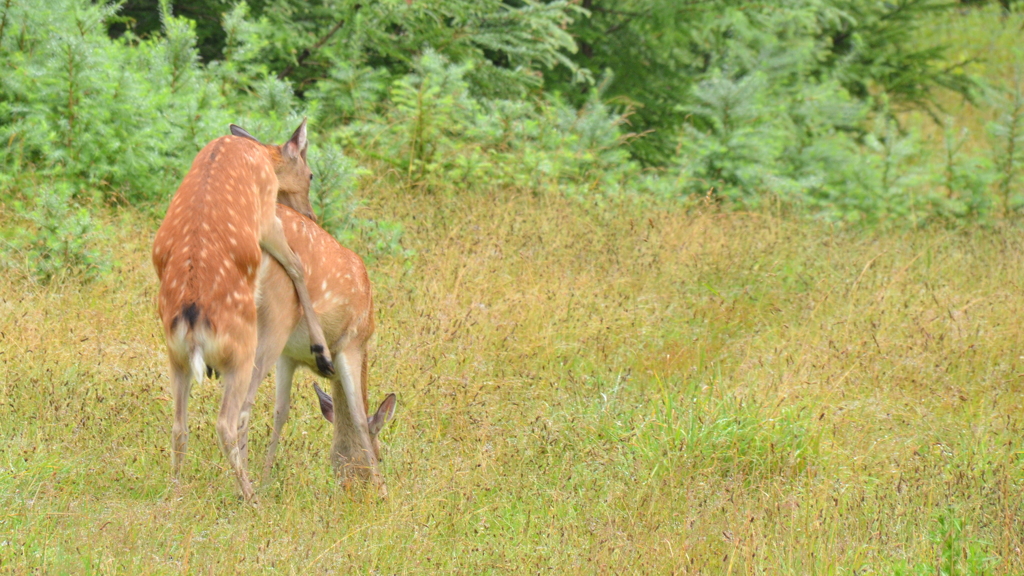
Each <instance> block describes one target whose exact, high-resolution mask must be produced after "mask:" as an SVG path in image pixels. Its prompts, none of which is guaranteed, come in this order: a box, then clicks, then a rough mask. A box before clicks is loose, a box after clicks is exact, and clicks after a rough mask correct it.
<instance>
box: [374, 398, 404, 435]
mask: <svg viewBox="0 0 1024 576" xmlns="http://www.w3.org/2000/svg"><path fill="white" fill-rule="evenodd" d="M397 405H398V398H397V397H396V396H395V395H394V394H388V397H387V398H385V399H384V401H383V402H381V403H380V407H379V408H377V411H376V412H374V414H373V416H370V422H369V425H370V436H376V435H377V434H378V433H379V432H380V429H381V428H383V427H384V425H385V424H387V423H388V422H390V421H391V419H392V418H394V417H395V407H396V406H397Z"/></svg>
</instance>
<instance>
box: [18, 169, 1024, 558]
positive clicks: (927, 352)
mask: <svg viewBox="0 0 1024 576" xmlns="http://www.w3.org/2000/svg"><path fill="white" fill-rule="evenodd" d="M366 195H367V196H368V197H369V198H371V199H372V200H371V203H370V205H369V206H368V208H367V211H368V212H369V213H371V215H386V216H387V217H389V218H393V219H395V220H397V221H400V222H402V223H403V225H404V226H405V227H406V230H407V236H406V247H407V248H412V249H414V250H415V251H416V254H415V255H414V256H411V257H409V258H404V259H401V260H397V259H396V260H387V259H385V260H381V261H378V262H376V263H374V264H373V265H372V267H371V268H372V277H373V279H374V282H375V289H376V297H377V302H378V327H379V328H378V336H377V340H376V345H375V349H374V352H373V355H372V366H371V372H370V378H371V386H372V388H371V402H373V403H375V402H378V401H379V400H380V398H381V397H382V396H383V394H384V393H386V392H396V393H397V394H398V396H399V409H398V413H397V417H396V420H395V421H394V422H393V423H392V424H391V425H390V426H389V427H388V428H387V429H386V430H385V432H383V434H382V438H383V440H384V442H385V445H386V447H385V451H384V454H385V463H384V473H385V475H386V477H387V480H388V483H389V489H390V498H389V499H388V500H386V501H378V500H376V499H375V498H374V497H373V496H372V495H371V494H370V491H368V490H364V489H361V488H359V487H356V488H355V489H352V490H350V491H345V490H344V489H343V488H341V487H339V486H338V485H336V484H335V483H334V482H333V481H332V477H331V472H330V466H329V464H328V458H327V449H328V444H329V437H330V433H329V430H328V425H327V423H326V422H324V421H323V420H322V419H321V418H320V415H319V413H318V411H317V409H316V406H315V396H314V394H313V391H312V386H311V382H312V381H313V377H312V376H311V375H309V374H308V373H305V374H304V375H301V376H300V378H299V380H298V382H297V387H296V393H295V395H296V400H295V405H296V408H295V409H294V410H293V419H292V420H291V422H290V423H289V425H288V427H287V428H286V429H285V438H284V440H283V443H282V447H281V450H280V451H279V458H278V466H277V468H276V472H275V474H274V476H273V477H271V478H260V479H259V481H260V483H261V487H260V488H259V502H258V504H256V505H248V504H245V503H243V502H241V501H240V500H239V497H238V494H237V490H236V488H235V483H234V481H233V480H232V478H231V476H230V475H229V472H228V470H227V467H226V462H225V460H224V458H223V457H222V456H221V454H220V452H219V450H218V449H217V445H216V440H215V431H214V429H213V421H214V417H215V413H216V410H217V406H218V403H219V396H220V394H219V390H218V388H217V385H216V384H215V383H211V382H207V383H206V384H205V385H204V386H202V387H196V388H195V389H194V391H193V402H192V410H191V420H190V423H191V427H192V441H191V443H190V453H189V460H187V461H186V466H185V469H184V474H183V478H182V482H181V483H180V485H177V486H174V485H172V484H171V482H170V477H169V469H170V456H169V454H168V446H169V435H170V424H171V414H170V408H171V403H170V399H169V396H168V392H167V388H168V379H167V375H166V369H165V358H164V355H163V352H162V343H161V341H160V337H159V324H158V321H157V318H156V313H155V306H154V303H153V300H154V294H155V290H156V281H155V277H154V273H153V271H152V269H151V265H150V263H149V248H150V242H151V238H152V235H153V233H154V230H155V228H156V225H155V223H154V222H153V221H152V220H150V219H147V218H144V217H141V216H139V215H137V214H134V213H124V214H120V215H115V216H114V217H113V219H114V222H113V224H114V225H115V227H116V228H117V229H118V230H120V232H119V236H118V237H117V238H115V239H114V240H113V241H111V243H110V245H109V247H108V249H109V250H110V251H111V252H112V253H113V254H114V255H115V256H116V259H117V260H118V261H119V266H118V269H117V270H116V273H115V274H113V275H111V276H110V277H109V278H108V279H106V280H102V281H99V282H96V283H93V284H90V285H87V286H84V287H81V286H79V285H77V284H74V283H68V284H65V285H60V284H58V285H54V286H50V287H40V286H37V285H35V284H31V283H28V282H26V281H24V280H21V279H18V278H14V277H11V276H7V277H5V278H3V279H0V311H2V312H0V317H2V318H3V322H2V327H0V437H2V438H3V439H4V442H3V444H2V445H0V572H3V573H13V574H21V573H54V574H60V573H97V574H115V573H116V574H179V573H180V574H223V573H231V572H239V573H270V574H334V573H342V572H349V571H355V572H357V573H366V572H373V573H382V574H384V573H389V574H390V573H466V574H479V573H510V572H516V573H536V572H558V573H562V572H565V573H580V574H590V573H678V574H698V573H703V574H720V573H721V574H867V573H877V574H889V573H900V574H938V573H945V574H1012V573H1018V574H1019V573H1022V572H1024V559H1022V558H1024V553H1022V549H1024V525H1022V524H1024V522H1022V520H1024V498H1022V489H1024V462H1022V456H1024V454H1022V448H1021V440H1022V432H1024V430H1022V429H1024V411H1022V403H1024V395H1022V392H1024V390H1022V388H1024V386H1022V371H1024V357H1022V352H1021V348H1020V342H1021V341H1022V337H1024V334H1022V324H1021V322H1020V320H1019V318H1021V316H1022V313H1024V310H1022V309H1024V291H1022V290H1021V283H1022V281H1024V264H1022V262H1021V258H1020V257H1019V255H1020V254H1021V252H1022V250H1024V235H1022V233H1021V230H1020V229H1018V228H1012V227H1008V228H1005V229H1002V228H1001V229H993V230H976V231H969V232H949V231H942V230H930V231H917V232H907V233H886V234H882V233H871V232H864V231H861V232H857V231H848V230H839V229H833V228H830V227H829V226H828V225H825V224H816V223H809V222H798V221H788V220H782V219H777V218H774V217H771V216H768V215H764V214H742V213H720V212H717V211H715V210H713V209H710V208H709V209H706V210H703V211H700V210H698V211H691V212H690V213H683V212H680V211H670V210H658V209H653V208H649V209H635V208H629V207H625V208H619V209H616V211H615V212H614V214H613V213H612V212H611V211H609V212H608V213H605V212H602V211H596V210H595V211H589V210H586V209H583V208H581V207H579V206H578V205H575V204H573V203H570V202H568V201H563V200H559V199H553V198H545V197H535V196H533V195H519V194H515V193H511V192H510V193H504V194H495V195H494V196H492V197H490V198H484V197H474V198H467V199H457V198H448V197H443V196H431V195H413V196H409V195H408V192H404V193H403V192H399V191H396V190H395V189H394V188H392V187H389V186H387V185H385V184H384V183H383V182H370V183H369V187H368V188H367V190H366ZM272 390H273V386H272V384H271V383H270V382H267V383H265V384H264V386H263V388H262V389H261V393H260V397H259V400H258V403H257V407H256V410H255V413H254V437H253V440H252V441H253V443H254V446H253V448H254V451H253V454H254V455H257V456H259V455H261V452H262V450H263V448H264V447H265V445H266V442H267V439H268V436H269V429H270V426H271V409H272ZM254 461H256V462H258V460H255V458H254ZM253 469H254V471H255V472H258V469H259V466H253ZM940 571H942V572H940Z"/></svg>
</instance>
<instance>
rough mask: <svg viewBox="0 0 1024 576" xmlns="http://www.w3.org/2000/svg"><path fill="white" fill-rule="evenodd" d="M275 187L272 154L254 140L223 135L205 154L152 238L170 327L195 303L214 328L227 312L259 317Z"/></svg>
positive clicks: (164, 312)
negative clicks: (263, 230) (264, 228)
mask: <svg viewBox="0 0 1024 576" xmlns="http://www.w3.org/2000/svg"><path fill="white" fill-rule="evenodd" d="M276 187H277V181H276V176H275V175H274V171H273V165H272V164H271V162H270V158H269V156H268V154H267V152H266V151H265V150H264V149H263V148H262V147H261V146H260V145H259V144H257V143H255V142H252V141H250V140H247V139H245V138H239V137H235V136H224V137H221V138H218V139H216V140H214V141H213V142H210V143H209V144H207V145H206V147H204V148H203V149H202V150H201V151H200V152H199V154H198V155H197V156H196V159H195V161H194V162H193V163H192V167H191V169H190V170H189V172H188V174H187V175H186V176H185V179H184V181H182V183H181V186H180V187H179V188H178V191H177V192H176V193H175V195H174V198H172V199H171V204H170V206H169V208H168V209H167V215H166V216H165V218H164V221H163V223H162V224H161V225H160V228H159V229H158V230H157V233H156V239H155V241H154V243H153V264H154V266H155V267H156V271H157V275H158V276H159V277H160V295H159V308H160V316H161V318H162V319H163V321H164V327H165V330H168V331H169V330H170V328H171V324H172V323H173V321H174V318H175V317H176V315H178V314H180V313H181V310H182V308H183V307H187V306H189V305H191V304H195V305H197V306H198V307H199V309H200V310H203V312H204V314H206V315H207V320H208V321H209V322H210V324H211V325H212V327H213V329H214V330H215V331H216V330H217V329H218V328H219V327H218V326H217V324H218V320H220V319H221V318H220V317H224V316H231V317H233V318H234V317H237V319H238V320H240V321H243V322H255V318H256V307H255V294H254V292H255V289H256V278H257V274H258V272H259V267H260V260H261V253H260V245H259V238H260V227H261V222H262V220H263V219H264V216H265V211H266V210H267V209H268V206H267V205H266V204H267V201H266V198H267V197H268V195H269V198H271V199H272V198H273V195H274V194H275V193H276ZM271 202H272V200H271ZM269 209H271V210H272V209H273V208H272V203H271V205H270V207H269ZM212 303H216V306H210V305H209V304H212Z"/></svg>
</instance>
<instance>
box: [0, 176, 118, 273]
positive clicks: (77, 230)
mask: <svg viewBox="0 0 1024 576" xmlns="http://www.w3.org/2000/svg"><path fill="white" fill-rule="evenodd" d="M74 196H75V194H74V190H73V189H72V188H71V186H70V185H68V184H67V182H63V181H55V182H53V183H49V184H45V185H41V186H39V187H38V188H37V189H36V190H35V194H34V199H33V201H32V202H31V203H30V204H28V205H25V204H23V203H21V202H16V203H15V204H14V206H13V207H14V211H15V213H16V214H17V219H18V220H21V222H15V224H16V225H15V226H13V227H11V228H10V229H9V230H8V233H7V234H5V236H7V237H6V238H3V248H4V249H3V250H2V251H0V254H2V256H3V261H4V264H5V265H7V266H8V267H12V268H15V269H18V270H21V271H23V272H25V273H27V274H28V275H29V276H31V277H33V278H35V279H36V280H38V281H40V282H42V283H44V284H45V283H49V282H51V281H53V280H55V279H58V278H77V279H82V280H91V279H93V278H95V277H97V276H100V275H102V274H103V273H105V272H107V271H108V270H109V268H110V264H111V262H110V261H109V260H108V259H107V257H106V256H104V255H102V254H100V252H99V251H98V250H97V249H96V246H95V242H96V240H97V239H98V238H101V237H103V236H105V235H106V234H107V233H108V231H107V230H106V229H105V227H104V226H103V225H102V224H100V223H99V222H97V221H96V220H94V219H93V217H92V215H91V214H90V212H89V210H88V209H87V208H85V207H83V206H80V205H78V204H77V203H76V202H75V200H74Z"/></svg>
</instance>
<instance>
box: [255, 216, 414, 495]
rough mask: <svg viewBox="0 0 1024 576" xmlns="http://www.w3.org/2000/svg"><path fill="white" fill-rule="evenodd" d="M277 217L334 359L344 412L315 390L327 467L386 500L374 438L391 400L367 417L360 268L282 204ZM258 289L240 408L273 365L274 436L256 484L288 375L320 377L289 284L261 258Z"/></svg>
mask: <svg viewBox="0 0 1024 576" xmlns="http://www.w3.org/2000/svg"><path fill="white" fill-rule="evenodd" d="M282 203H285V204H289V200H288V199H282ZM277 215H278V217H279V218H280V220H281V224H282V225H283V227H284V232H285V236H286V237H287V238H288V244H289V245H290V246H291V247H292V249H293V250H295V252H296V253H297V254H298V255H299V256H300V258H301V259H302V262H303V266H304V267H305V274H306V281H307V284H308V285H309V295H310V297H311V298H312V299H313V308H314V309H315V310H316V312H317V314H318V316H319V317H320V323H321V325H322V326H323V329H324V334H325V335H326V337H327V341H328V342H330V345H331V350H333V351H334V354H335V356H334V365H335V367H336V368H337V373H336V374H334V375H333V377H332V378H331V384H332V387H333V388H332V391H333V395H334V397H335V398H340V399H341V401H340V403H341V405H342V406H344V408H343V409H340V410H338V411H335V410H334V406H333V402H332V401H331V398H330V396H328V395H327V394H325V393H324V392H323V391H321V390H320V389H319V387H316V385H314V387H315V388H316V390H317V394H318V397H319V399H320V407H321V410H322V411H323V414H324V417H325V418H327V420H328V421H330V422H332V423H333V424H334V439H333V442H332V446H331V462H332V464H333V465H334V469H335V471H336V473H337V474H338V475H339V476H340V477H341V478H342V479H344V480H346V481H347V480H349V479H352V478H359V479H364V480H369V481H370V482H371V483H372V484H373V485H374V486H375V487H376V488H377V490H378V491H379V493H380V494H381V495H382V496H383V495H386V494H387V489H386V487H385V484H384V479H383V477H382V476H381V474H380V469H379V466H378V462H379V461H380V445H379V443H378V441H377V434H378V433H379V432H380V430H381V428H383V426H384V424H386V423H387V422H388V421H389V420H391V418H392V417H393V416H394V411H395V395H394V394H389V395H388V396H387V397H386V398H385V399H384V401H383V402H382V403H381V404H380V406H379V407H378V408H377V411H376V412H375V413H374V414H373V415H369V414H368V413H367V409H368V406H369V404H368V401H369V398H368V393H367V344H368V343H369V340H370V337H371V336H372V335H373V331H374V321H373V296H372V294H371V292H370V278H369V276H368V275H367V273H366V266H364V265H363V261H362V259H360V258H359V256H357V255H356V254H355V253H354V252H352V251H351V250H349V249H347V248H345V247H343V246H342V245H341V244H339V243H338V241H337V240H335V239H334V238H333V237H332V236H331V235H330V234H328V233H327V232H326V231H324V230H323V229H322V228H320V226H318V225H317V224H316V223H315V222H314V221H313V220H312V219H310V218H309V217H307V216H304V215H302V214H299V213H298V212H296V211H295V210H293V209H292V208H290V207H288V206H281V205H279V206H278V207H277ZM260 288H261V289H260V295H259V299H258V301H257V308H258V323H259V344H258V346H257V350H256V365H255V369H254V370H253V380H252V383H251V384H250V386H249V396H248V397H247V398H246V403H245V406H246V409H248V407H249V406H251V405H252V402H253V399H254V397H255V393H256V388H257V387H258V386H259V383H260V382H261V381H262V380H263V378H264V377H266V375H267V372H268V371H269V370H270V366H271V365H272V363H273V362H274V361H275V360H276V361H277V374H276V380H277V390H276V394H275V408H274V431H273V434H272V436H271V439H270V445H269V447H268V449H267V459H266V464H265V466H264V469H263V478H269V477H270V471H271V468H273V465H274V456H275V454H276V452H277V445H278V442H279V441H280V439H281V430H282V428H283V427H284V424H285V422H286V421H287V420H288V411H289V408H290V404H291V390H292V378H293V375H294V373H295V369H296V368H297V367H298V366H306V367H308V368H310V369H311V370H313V371H314V372H319V371H318V369H317V366H316V362H315V361H314V358H313V356H312V355H311V354H310V353H309V331H308V330H307V328H306V324H305V322H304V320H303V316H302V310H301V308H300V306H299V302H298V300H297V299H296V297H295V290H293V289H292V287H291V281H290V280H289V278H288V276H287V275H286V274H285V271H284V269H283V268H282V267H281V266H280V265H278V263H277V262H275V261H274V260H272V259H270V258H268V257H264V258H263V268H261V270H260ZM321 375H323V374H321ZM247 434H248V430H244V431H242V432H241V435H242V438H243V440H242V446H243V450H244V449H245V446H246V445H247V442H246V441H245V439H246V437H247ZM243 457H244V452H243Z"/></svg>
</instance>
